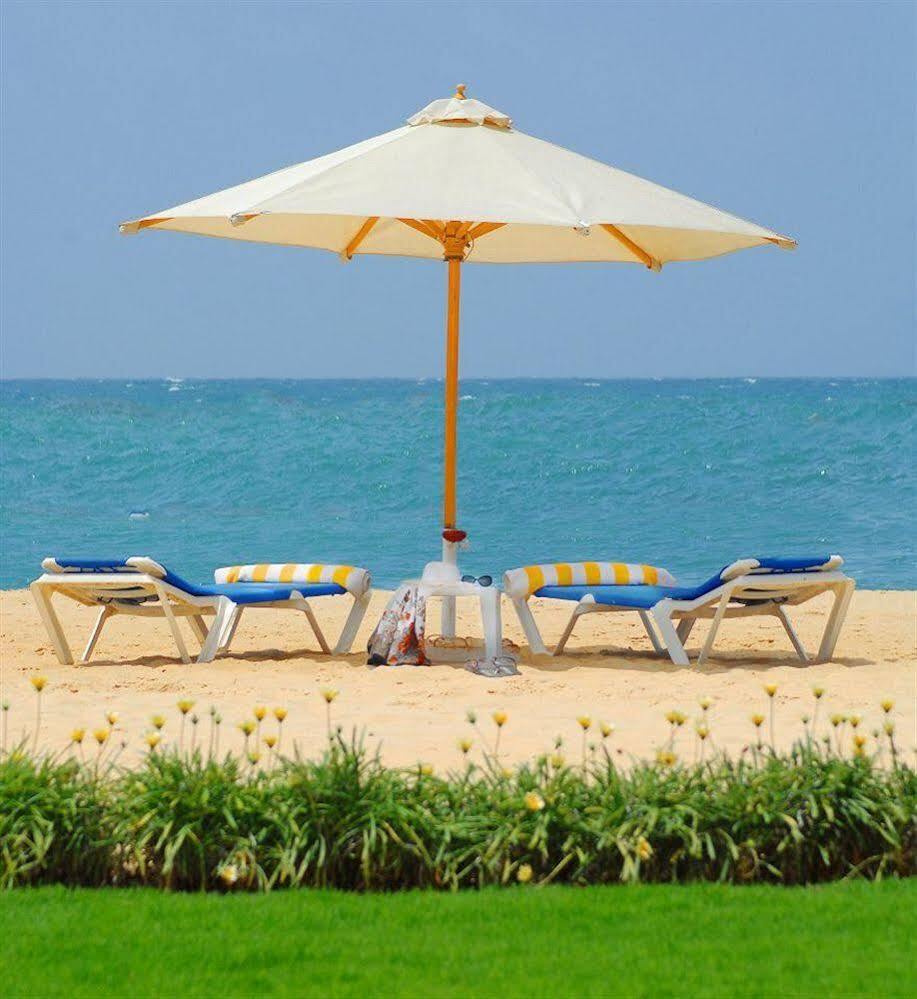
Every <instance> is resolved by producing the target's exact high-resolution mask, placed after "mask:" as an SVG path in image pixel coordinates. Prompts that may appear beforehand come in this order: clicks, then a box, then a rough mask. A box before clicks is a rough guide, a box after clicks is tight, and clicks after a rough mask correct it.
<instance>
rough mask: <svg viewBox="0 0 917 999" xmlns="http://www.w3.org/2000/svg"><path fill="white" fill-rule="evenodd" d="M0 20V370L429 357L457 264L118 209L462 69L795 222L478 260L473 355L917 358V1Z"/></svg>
mask: <svg viewBox="0 0 917 999" xmlns="http://www.w3.org/2000/svg"><path fill="white" fill-rule="evenodd" d="M0 17H2V84H3V87H2V154H0V155H2V164H0V165H2V222H0V240H2V243H0V250H2V306H0V308H2V312H0V320H2V335H3V343H2V374H3V376H4V377H7V378H10V377H31V376H47V377H60V376H74V377H76V376H98V377H143V376H151V377H159V376H167V375H179V376H189V377H205V376H206V377H232V376H242V375H244V376H251V375H263V376H275V375H278V376H302V377H320V376H347V375H353V376H373V375H388V376H398V375H403V376H412V377H413V376H430V375H434V376H435V375H439V374H440V372H441V370H442V340H443V332H442V321H443V310H444V304H443V302H444V280H445V274H444V268H443V266H442V265H441V264H438V263H436V262H421V261H415V260H395V259H390V260H386V259H373V258H364V259H360V260H357V261H355V262H354V263H352V264H349V265H346V266H345V265H343V264H341V263H340V262H339V261H338V260H337V259H336V258H335V257H334V256H333V255H331V254H326V253H323V252H321V251H315V250H299V249H284V248H279V247H266V246H250V245H246V244H242V243H232V242H228V241H221V240H207V239H203V238H198V237H191V236H181V235H174V234H172V235H162V234H149V233H148V234H145V235H141V236H138V237H133V238H125V237H122V236H119V234H118V231H117V224H118V222H119V221H121V220H122V219H126V218H131V217H136V216H137V215H141V214H145V213H148V212H152V211H156V210H159V209H162V208H166V207H168V206H170V205H173V204H175V203H178V202H182V201H186V200H189V199H191V198H193V197H197V196H199V195H201V194H205V193H208V192H210V191H214V190H217V189H219V188H223V187H227V186H229V185H231V184H234V183H237V182H239V181H242V180H247V179H249V178H251V177H255V176H257V175H259V174H263V173H266V172H268V171H270V170H274V169H276V168H278V167H281V166H285V165H287V164H290V163H295V162H298V161H301V160H306V159H310V158H312V157H314V156H318V155H320V154H322V153H325V152H330V151H331V150H334V149H337V148H340V147H341V146H345V145H348V144H350V143H352V142H355V141H357V140H359V139H362V138H365V137H368V136H370V135H375V134H378V133H380V132H384V131H387V130H389V129H391V128H394V127H396V126H398V125H399V124H401V123H402V122H403V120H404V118H406V117H407V116H408V115H409V114H411V113H413V112H414V111H416V110H417V109H418V108H420V107H421V106H423V105H424V104H426V103H427V102H428V101H429V100H431V99H433V98H435V97H441V96H447V95H448V94H450V93H451V92H452V88H453V86H454V84H456V83H458V82H467V83H468V84H469V92H470V93H471V94H472V95H475V96H479V97H480V98H481V99H482V100H485V101H487V102H488V103H490V104H492V105H494V106H495V107H497V108H500V109H501V110H504V111H506V112H507V113H509V114H510V115H512V116H513V118H514V119H515V121H516V123H517V125H518V126H519V127H520V128H522V129H523V130H524V131H527V132H530V133H532V134H534V135H538V136H540V137H542V138H546V139H550V140H552V141H554V142H557V143H560V144H562V145H565V146H568V147H570V148H572V149H575V150H577V151H579V152H582V153H585V154H587V155H590V156H593V157H595V158H597V159H600V160H604V161H605V162H608V163H611V164H614V165H615V166H619V167H621V168H623V169H626V170H629V171H632V172H634V173H638V174H640V175H642V176H645V177H648V178H650V179H652V180H655V181H658V182H659V183H662V184H665V185H667V186H670V187H674V188H676V189H677V190H680V191H683V192H684V193H686V194H690V195H693V196H695V197H698V198H700V199H701V200H704V201H708V202H710V203H712V204H715V205H717V206H720V207H722V208H724V209H726V210H728V211H731V212H734V213H735V214H737V215H740V216H743V217H745V218H749V219H753V220H754V221H757V222H760V223H762V224H764V225H766V226H768V227H770V228H773V229H776V230H778V231H780V232H785V233H789V234H791V235H793V236H795V237H796V238H797V239H798V240H799V243H800V247H799V250H798V251H797V252H796V253H795V254H792V253H785V252H780V251H778V250H776V249H773V250H771V249H760V250H752V251H746V252H743V253H738V254H735V255H732V256H729V257H725V258H722V259H720V260H715V261H708V262H705V263H697V264H674V265H672V266H670V267H668V268H667V269H666V270H665V271H664V272H663V273H662V274H661V275H654V274H650V273H649V272H647V271H645V270H644V269H642V268H639V267H636V266H633V267H629V266H622V265H602V266H598V265H583V264H570V265H557V266H545V265H540V266H527V267H521V266H520V267H486V266H479V267H467V268H466V269H465V270H466V273H465V281H464V284H463V296H464V297H463V313H462V323H463V330H462V338H463V355H462V374H463V375H465V376H515V375H519V376H542V375H553V376H565V375H571V376H572V375H590V376H593V377H599V376H601V377H620V376H655V375H659V376H690V377H693V376H703V375H818V374H826V375H901V374H913V373H914V372H915V344H914V337H915V181H914V178H915V174H917V164H915V92H917V90H915V86H917V80H915V7H914V5H912V4H911V3H846V4H833V3H806V4H799V3H776V2H772V3H765V2H758V3H737V4H729V3H717V4H696V3H674V4H668V3H635V4H615V3H603V4H598V3H586V4H575V3H567V4H561V3H556V4H521V3H506V4H496V3H488V4H480V5H479V4H475V3H471V2H465V3H460V4H456V5H451V4H445V3H417V4H400V3H372V4H363V3H352V4H347V3H340V2H336V3H328V4H308V5H307V4H298V5H289V4H276V5H274V4H268V3H258V4H254V3H252V4H245V5H235V4H224V3H219V4H205V3H196V4H188V3H174V4H164V3H151V4H142V3H134V2H132V3H119V4H102V3H95V4H80V3H75V2H72V3H66V4H53V3H41V4H39V3H32V2H15V0H4V2H3V4H2V7H0ZM329 109H333V110H332V111H329Z"/></svg>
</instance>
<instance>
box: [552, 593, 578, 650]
mask: <svg viewBox="0 0 917 999" xmlns="http://www.w3.org/2000/svg"><path fill="white" fill-rule="evenodd" d="M582 613H583V611H582V608H581V605H580V604H577V605H576V607H574V609H573V613H572V614H571V615H570V620H569V621H568V622H567V627H566V628H564V633H563V634H562V635H561V636H560V640H559V641H558V643H557V645H555V646H554V651H553V652H552V653H551V654H552V655H555V656H559V655H560V654H561V653H562V652H563V651H564V649H565V648H566V647H567V641H568V640H569V638H570V636H571V635H572V634H573V629H574V628H575V627H576V622H577V620H578V619H579V617H580V615H581V614H582Z"/></svg>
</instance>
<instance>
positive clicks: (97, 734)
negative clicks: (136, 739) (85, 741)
mask: <svg viewBox="0 0 917 999" xmlns="http://www.w3.org/2000/svg"><path fill="white" fill-rule="evenodd" d="M110 734H111V733H110V732H109V731H108V729H107V728H97V729H95V731H94V732H93V733H92V735H93V738H94V739H95V741H96V742H97V743H98V744H99V745H100V746H101V745H104V744H105V743H106V742H108V737H109V735H110Z"/></svg>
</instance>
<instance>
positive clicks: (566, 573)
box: [554, 562, 573, 586]
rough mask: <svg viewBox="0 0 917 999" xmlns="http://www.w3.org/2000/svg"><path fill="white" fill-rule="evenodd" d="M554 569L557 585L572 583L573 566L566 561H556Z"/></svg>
mask: <svg viewBox="0 0 917 999" xmlns="http://www.w3.org/2000/svg"><path fill="white" fill-rule="evenodd" d="M554 569H555V570H556V572H557V585H558V586H571V585H572V584H573V566H571V565H570V564H569V563H568V562H557V563H555V565H554Z"/></svg>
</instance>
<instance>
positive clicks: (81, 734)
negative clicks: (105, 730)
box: [70, 728, 86, 745]
mask: <svg viewBox="0 0 917 999" xmlns="http://www.w3.org/2000/svg"><path fill="white" fill-rule="evenodd" d="M85 737H86V729H84V728H75V729H74V730H73V731H72V732H71V733H70V741H71V742H75V743H76V744H77V745H79V744H80V743H81V742H82V741H83V739H84V738H85Z"/></svg>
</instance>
